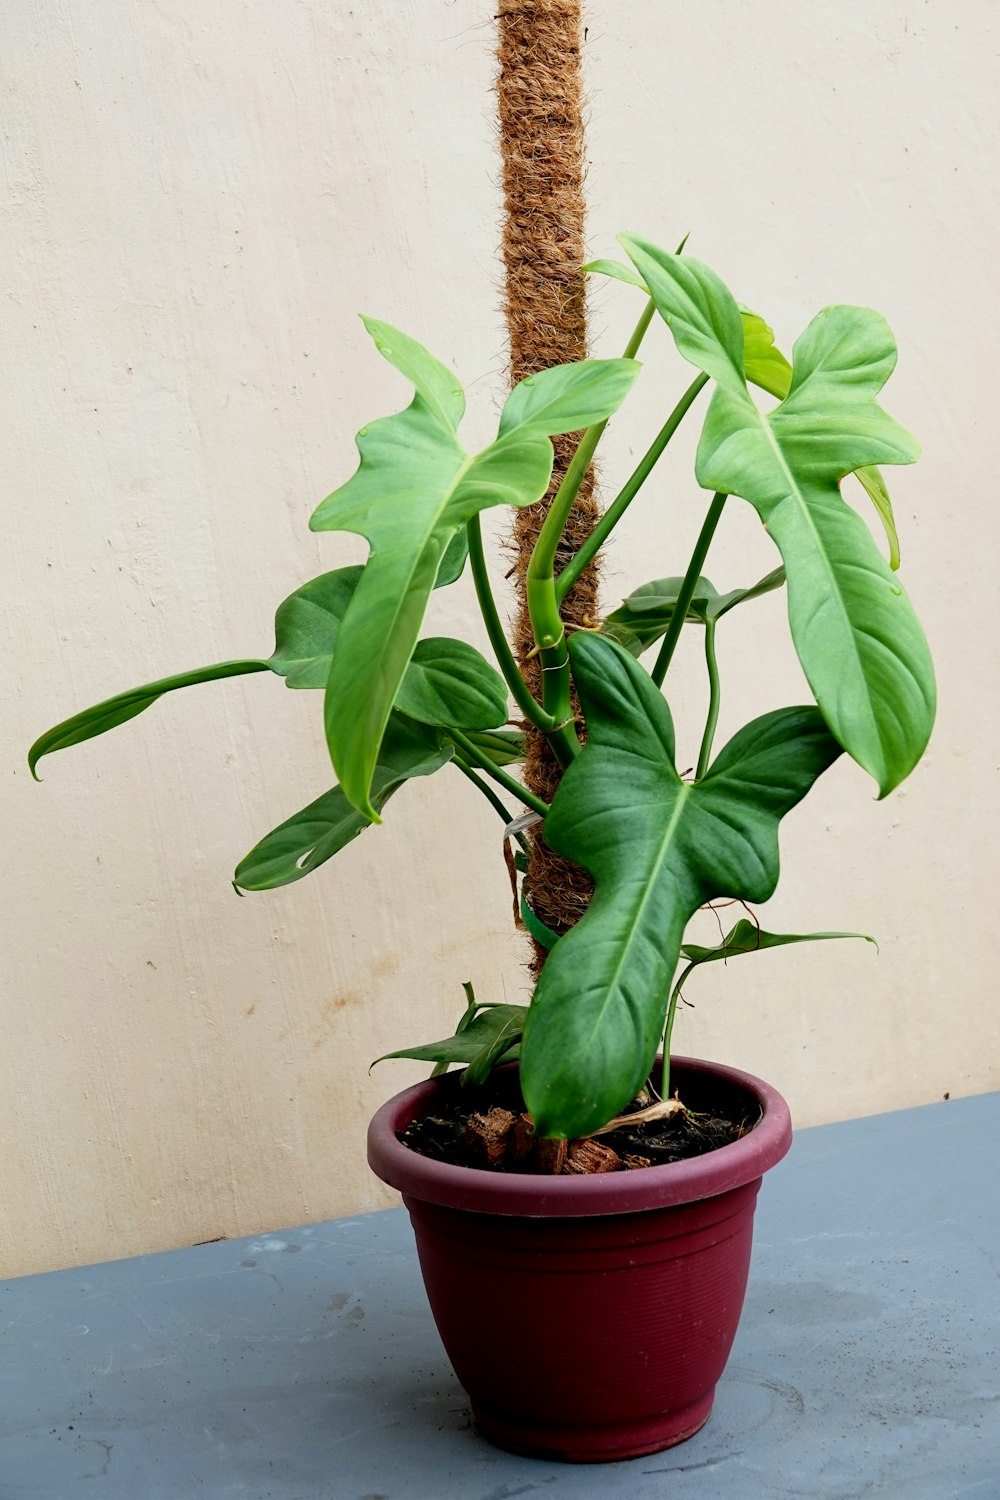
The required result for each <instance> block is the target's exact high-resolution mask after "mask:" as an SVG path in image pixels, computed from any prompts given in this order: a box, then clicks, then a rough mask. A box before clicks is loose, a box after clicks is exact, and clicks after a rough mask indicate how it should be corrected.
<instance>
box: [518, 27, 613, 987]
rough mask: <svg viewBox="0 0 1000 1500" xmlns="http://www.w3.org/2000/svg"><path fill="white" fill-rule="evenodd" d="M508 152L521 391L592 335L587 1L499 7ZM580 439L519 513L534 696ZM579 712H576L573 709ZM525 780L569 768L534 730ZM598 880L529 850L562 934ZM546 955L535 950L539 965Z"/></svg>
mask: <svg viewBox="0 0 1000 1500" xmlns="http://www.w3.org/2000/svg"><path fill="white" fill-rule="evenodd" d="M497 21H498V25H499V39H498V48H497V51H498V60H499V75H498V79H497V94H498V99H499V120H500V150H501V157H502V162H503V190H504V226H503V260H504V271H505V277H504V313H505V316H506V319H507V331H508V337H509V341H510V378H511V383H512V384H514V383H516V382H517V381H519V380H523V379H524V377H525V376H526V375H532V374H534V373H535V371H537V370H542V369H545V368H547V367H548V366H550V365H556V364H561V363H564V362H566V361H568V360H576V359H584V358H585V357H586V353H587V329H586V309H585V291H584V276H583V273H582V272H581V270H580V267H581V265H582V264H583V260H584V235H583V230H584V201H583V173H584V165H583V100H582V82H581V68H580V45H581V19H580V0H499V9H498V15H497ZM578 438H579V434H576V435H575V436H572V435H571V436H567V437H559V438H556V439H555V441H554V446H555V453H556V462H555V469H554V472H553V475H552V483H551V485H550V486H549V491H548V494H547V495H546V497H545V499H544V500H542V501H540V502H539V504H538V505H533V506H527V507H524V508H523V509H520V510H518V511H517V512H516V521H515V524H514V537H513V540H514V546H515V549H516V561H515V568H514V574H515V578H516V581H517V587H518V609H517V617H516V621H515V631H514V645H515V652H516V654H517V658H518V662H519V664H520V667H521V670H522V671H523V672H524V674H525V676H526V678H527V680H528V683H529V685H530V687H531V688H532V690H533V691H534V692H535V694H536V696H538V695H539V693H540V684H539V666H538V661H537V657H536V656H533V655H532V647H533V645H534V641H533V638H532V633H531V623H530V620H529V618H528V606H527V602H526V599H525V588H524V577H525V573H526V571H527V567H528V561H529V559H530V556H531V552H532V548H533V547H534V545H535V541H536V539H537V537H538V533H539V530H540V529H541V525H542V522H543V520H544V519H545V516H546V514H547V512H548V508H549V505H550V504H551V499H552V496H553V495H554V493H555V491H556V489H557V488H558V486H559V481H560V480H561V478H562V476H563V474H564V473H565V472H566V467H567V465H568V464H569V461H570V459H571V458H572V456H573V452H574V450H575V448H576V446H577V441H578ZM597 516H598V508H597V504H596V501H595V498H594V484H593V475H592V474H588V475H587V477H586V478H585V479H584V482H583V484H582V485H581V487H580V491H579V494H578V496H577V499H576V503H575V505H574V507H573V511H572V513H571V515H570V518H569V521H568V523H567V526H566V529H565V532H564V535H563V539H562V542H561V544H560V549H559V553H558V555H557V569H558V568H559V567H561V566H562V565H563V564H564V563H565V562H567V561H568V559H569V558H570V557H571V556H572V555H573V554H574V553H575V552H576V550H577V548H578V547H579V546H580V544H581V543H582V542H583V541H584V540H585V539H586V537H587V536H589V534H590V532H591V530H592V529H593V526H594V523H595V521H596V519H597ZM562 613H563V618H564V620H565V621H566V623H567V627H569V628H571V627H572V626H573V625H584V626H586V625H592V624H593V623H594V621H595V620H596V618H597V570H596V567H595V566H594V565H591V566H590V567H589V568H588V569H587V570H586V571H585V572H584V573H583V574H582V575H581V576H580V578H579V580H578V581H577V583H576V584H575V585H574V587H573V588H572V590H571V591H570V592H569V593H568V594H567V596H566V599H565V602H564V603H563V607H562ZM574 707H576V705H574ZM526 730H527V736H528V749H527V756H526V759H525V766H524V775H525V782H526V784H527V785H528V787H529V788H530V789H531V790H532V791H533V792H536V793H537V794H538V796H540V797H543V798H544V799H545V800H546V801H547V802H549V801H551V799H552V796H553V794H554V792H555V789H556V786H557V785H558V782H559V776H560V770H559V765H558V762H557V761H556V759H555V756H554V755H553V754H552V751H551V750H550V748H549V746H548V743H547V742H546V740H545V737H544V736H543V735H542V734H541V733H540V732H539V731H538V730H536V729H534V728H532V726H530V725H527V726H526ZM591 889H592V886H591V881H590V877H589V876H588V875H587V874H586V872H585V871H584V870H581V869H580V868H579V867H578V866H576V865H572V864H569V863H568V862H567V861H566V860H563V859H561V858H559V856H558V855H556V854H553V853H552V851H551V850H550V849H548V848H547V846H546V845H545V843H544V840H543V839H542V838H541V837H540V836H538V837H536V838H535V839H534V840H533V843H532V848H531V858H530V869H529V873H528V899H529V900H530V902H531V905H532V907H533V909H534V911H535V913H536V915H537V916H539V917H540V918H541V920H542V921H543V922H544V923H545V924H546V925H547V926H548V927H550V928H551V929H553V931H555V932H565V931H566V930H567V929H568V928H569V927H572V926H573V924H574V923H575V922H576V921H577V920H578V918H579V917H580V916H581V915H582V913H583V911H584V909H585V907H586V905H587V902H588V901H589V899H590V893H591ZM543 960H544V950H543V949H541V948H540V947H538V945H537V944H536V957H535V964H536V967H540V965H541V963H542V961H543Z"/></svg>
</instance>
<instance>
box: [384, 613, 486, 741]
mask: <svg viewBox="0 0 1000 1500" xmlns="http://www.w3.org/2000/svg"><path fill="white" fill-rule="evenodd" d="M396 707H397V708H399V709H400V710H401V711H402V712H403V713H404V714H409V716H410V718H411V719H419V720H420V722H421V723H422V724H441V725H447V726H448V727H449V728H453V729H497V728H499V727H500V725H502V724H504V723H506V720H507V684H506V683H505V682H504V680H503V678H502V677H501V676H500V673H499V672H497V671H495V670H494V668H493V667H491V666H490V664H489V662H488V661H486V660H485V658H484V657H483V656H481V655H480V653H479V652H478V651H477V650H476V649H475V647H474V646H468V645H466V643H465V641H453V640H450V639H449V638H448V637H447V636H429V637H428V638H427V639H426V640H422V641H418V643H417V646H416V649H415V650H414V652H413V656H412V657H411V659H410V665H409V666H408V667H407V669H406V673H405V675H404V677H403V680H402V682H401V683H400V685H399V692H398V693H397V694H396Z"/></svg>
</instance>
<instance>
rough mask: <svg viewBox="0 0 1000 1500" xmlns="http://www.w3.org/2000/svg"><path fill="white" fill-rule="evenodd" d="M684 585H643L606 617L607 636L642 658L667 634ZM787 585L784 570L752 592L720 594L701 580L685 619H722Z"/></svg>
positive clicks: (676, 581)
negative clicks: (745, 604)
mask: <svg viewBox="0 0 1000 1500" xmlns="http://www.w3.org/2000/svg"><path fill="white" fill-rule="evenodd" d="M683 582H684V580H683V579H682V578H657V579H654V580H653V582H652V583H644V584H643V585H642V586H641V588H637V589H636V590H635V591H634V592H633V593H631V594H629V596H628V598H627V599H626V600H625V601H624V603H623V604H622V605H621V606H620V607H619V608H618V609H616V610H613V611H612V613H611V614H610V615H608V616H607V617H606V619H605V621H604V626H603V629H604V634H605V635H610V636H611V637H612V639H613V640H616V641H617V642H618V644H619V645H620V646H624V647H625V649H626V651H629V652H631V654H632V655H633V656H641V655H642V653H643V652H644V651H645V650H647V649H648V648H649V647H650V646H652V645H653V644H654V643H655V642H656V641H658V640H659V639H660V637H661V636H662V635H665V634H666V632H667V630H668V628H669V625H670V621H671V620H672V618H673V615H674V610H675V608H676V606H677V599H678V596H679V594H680V590H681V584H682V583H683ZM784 582H785V570H784V568H775V570H774V572H773V573H768V575H767V577H766V578H762V579H761V580H760V581H759V582H758V583H755V584H753V585H752V586H751V587H750V588H746V589H730V591H729V593H728V594H720V593H717V592H716V590H715V589H714V588H713V586H712V584H710V583H709V581H708V579H707V578H699V579H698V582H697V583H696V585H695V592H694V596H693V598H692V600H691V603H690V604H689V605H688V612H687V616H686V618H687V619H688V620H689V621H690V622H691V623H693V624H698V625H704V624H705V623H706V621H708V620H718V619H721V617H722V616H723V615H724V614H728V612H729V611H730V610H731V609H735V607H736V605H737V604H742V603H744V602H745V601H746V600H748V599H759V598H760V596H761V595H762V594H769V593H771V592H772V590H773V589H780V588H781V586H782V585H783V583H784Z"/></svg>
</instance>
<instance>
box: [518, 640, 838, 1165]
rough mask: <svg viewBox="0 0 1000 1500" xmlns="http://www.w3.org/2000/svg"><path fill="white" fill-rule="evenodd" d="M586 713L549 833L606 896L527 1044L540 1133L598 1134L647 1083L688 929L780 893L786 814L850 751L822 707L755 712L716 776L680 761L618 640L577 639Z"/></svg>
mask: <svg viewBox="0 0 1000 1500" xmlns="http://www.w3.org/2000/svg"><path fill="white" fill-rule="evenodd" d="M570 655H571V659H572V665H573V674H574V678H575V681H576V685H577V688H578V689H579V693H580V702H581V705H582V707H583V711H584V714H585V716H586V721H587V730H588V740H587V744H586V746H585V747H584V749H583V752H582V754H581V755H580V756H578V758H577V759H576V760H575V761H574V762H573V764H572V765H571V766H570V767H569V769H568V770H567V771H566V772H565V774H564V776H563V779H562V782H561V783H560V786H559V790H558V791H557V793H556V796H555V800H554V802H553V804H552V810H551V812H550V813H549V815H548V817H547V818H546V819H545V823H544V824H543V834H544V837H545V840H546V842H547V843H548V844H549V845H550V846H551V847H552V848H553V849H555V851H556V852H557V853H559V854H563V855H565V856H566V857H567V858H568V859H572V860H574V861H575V862H576V863H577V864H580V865H583V866H584V867H585V868H586V869H588V870H589V871H590V873H591V875H593V877H594V880H595V883H596V889H595V892H594V897H593V900H592V902H591V904H590V906H589V908H588V909H587V911H586V912H585V913H584V915H583V917H582V918H581V920H580V921H579V922H578V923H577V925H576V926H575V927H573V928H571V930H570V931H569V932H568V933H566V934H565V936H563V937H562V938H560V940H559V942H558V943H557V944H556V946H555V948H554V949H553V950H552V952H551V953H550V954H549V957H548V959H547V960H546V963H545V967H544V969H543V970H542V974H541V978H540V979H539V982H538V989H537V991H536V993H535V997H534V1000H533V1002H532V1005H531V1010H530V1013H529V1016H528V1023H527V1028H526V1031H525V1038H524V1043H523V1047H522V1055H521V1076H522V1083H523V1087H524V1095H525V1099H526V1101H527V1104H528V1108H529V1109H530V1110H531V1113H532V1115H533V1116H534V1118H535V1123H536V1128H537V1130H538V1131H539V1133H540V1134H542V1135H555V1136H568V1137H572V1136H578V1135H585V1134H587V1133H588V1132H589V1131H591V1130H596V1129H597V1128H599V1127H600V1126H601V1125H603V1124H604V1123H605V1122H606V1121H607V1120H609V1119H610V1118H612V1117H613V1116H614V1115H615V1114H616V1113H617V1112H618V1110H619V1109H620V1108H621V1107H622V1106H623V1105H624V1104H626V1103H627V1102H628V1100H629V1099H631V1098H632V1097H633V1096H634V1095H635V1093H636V1092H637V1091H638V1089H639V1087H640V1086H641V1084H642V1083H643V1081H644V1080H645V1078H646V1076H647V1073H648V1070H649V1067H650V1065H651V1063H652V1060H653V1057H654V1054H655V1052H656V1047H657V1043H658V1041H659V1038H660V1035H661V1031H662V1026H663V1019H664V1014H665V1010H666V1005H667V1000H668V998H669V991H670V981H671V977H672V975H673V971H674V967H675V965H676V962H677V955H678V952H679V950H680V945H681V940H682V937H683V932H684V926H685V924H686V922H687V921H688V919H689V917H690V916H691V915H692V913H693V912H694V911H696V910H697V908H698V907H699V906H701V905H703V904H704V903H705V902H706V901H710V900H714V899H716V898H719V897H727V896H728V897H734V898H736V899H739V900H745V901H766V900H767V898H768V897H769V896H770V895H771V894H772V892H773V890H774V887H775V884H776V882H777V879H778V824H779V822H780V819H781V818H782V817H783V816H784V814H785V813H786V812H788V811H789V810H790V809H791V808H792V807H794V806H795V804H796V803H797V802H799V801H800V800H801V798H802V797H804V796H805V794H806V792H807V791H808V790H809V788H810V787H811V786H812V784H813V782H814V781H815V780H816V778H817V776H819V775H820V774H821V773H822V772H823V771H824V770H826V768H827V767H828V766H829V765H831V764H832V762H833V761H834V760H835V759H836V758H837V756H838V755H839V754H840V746H839V745H838V744H837V742H836V741H835V740H834V739H833V737H832V735H831V734H830V733H829V731H828V729H827V728H826V725H825V724H824V722H823V719H822V717H821V716H820V714H819V713H818V712H817V710H816V709H814V708H786V709H779V710H778V711H777V712H776V713H771V714H766V715H765V716H764V717H763V718H761V719H756V720H755V721H754V722H753V723H751V724H748V725H747V726H746V728H744V729H742V730H740V732H739V733H738V734H737V735H735V736H734V738H733V739H732V740H730V742H729V744H728V745H727V746H726V747H725V749H724V750H723V751H722V752H721V754H720V755H719V756H718V757H717V759H716V760H715V762H714V763H713V765H712V766H711V767H710V769H709V771H708V772H707V774H706V775H705V776H704V778H703V779H702V780H701V781H700V782H697V783H694V784H690V783H687V782H684V781H682V780H681V779H680V777H679V776H678V774H677V771H676V769H675V766H674V732H673V724H672V722H671V719H670V712H669V710H668V708H667V705H666V703H665V702H664V700H663V699H662V697H661V696H660V694H659V692H658V691H657V689H656V688H655V686H654V685H653V683H652V682H651V680H650V678H649V677H648V676H647V674H646V673H645V672H644V671H643V669H642V668H641V667H640V666H639V665H638V663H636V662H635V661H633V660H632V658H631V656H629V655H628V653H627V652H625V651H623V650H622V649H621V648H620V647H618V646H616V645H615V644H614V642H612V641H610V640H608V638H607V637H605V636H598V635H591V634H589V633H586V634H585V633H582V632H581V633H579V634H576V635H574V636H573V637H572V638H571V640H570Z"/></svg>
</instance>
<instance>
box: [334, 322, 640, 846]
mask: <svg viewBox="0 0 1000 1500" xmlns="http://www.w3.org/2000/svg"><path fill="white" fill-rule="evenodd" d="M365 326H366V327H367V328H368V330H369V332H370V333H371V334H372V336H373V338H374V339H375V343H376V347H377V348H378V349H379V351H380V352H381V353H382V354H383V355H384V356H385V358H386V359H387V360H388V361H389V362H390V364H392V365H394V366H395V367H396V369H398V370H399V371H400V372H401V373H402V374H403V375H405V376H406V377H407V379H409V380H410V381H411V383H412V384H413V386H414V392H415V393H414V397H413V400H412V402H411V404H410V405H409V406H408V407H407V408H406V410H405V411H402V412H398V413H396V414H395V415H394V416H391V417H384V418H382V419H381V420H379V421H377V422H372V423H371V424H370V425H369V426H368V427H366V428H362V429H361V431H360V433H359V434H358V451H359V454H360V456H361V462H360V466H359V468H358V470H357V472H356V473H355V474H354V476H353V478H352V479H350V480H349V481H348V482H347V484H345V485H344V486H342V488H341V489H339V490H337V491H336V492H335V493H334V494H332V495H330V496H329V497H328V498H327V499H326V500H324V501H323V503H322V504H321V505H320V506H319V508H318V509H317V511H316V512H315V514H314V515H313V518H312V521H311V523H310V524H311V525H312V527H313V529H314V530H317V531H352V532H357V533H358V534H359V535H361V536H364V537H366V538H367V539H368V542H369V544H370V549H371V550H370V553H369V559H368V562H367V564H366V566H365V568H364V571H363V573H362V575H361V579H360V582H359V583H358V586H357V589H356V591H355V593H354V597H353V598H352V600H351V602H350V605H349V606H348V609H347V612H346V614H345V616H344V618H343V621H342V622H341V628H340V636H339V644H338V649H337V652H336V655H335V656H334V658H333V663H332V666H331V669H330V676H329V680H328V683H327V690H326V708H325V719H326V733H327V742H328V744H329V747H330V754H331V758H332V760H333V764H334V767H335V769H336V771H337V773H338V775H339V777H340V783H341V786H342V787H343V789H344V792H345V794H346V795H347V796H348V798H349V799H350V801H351V802H352V803H353V805H354V806H356V807H357V808H358V809H359V811H361V812H363V813H364V814H365V815H366V817H369V818H371V819H372V820H373V821H377V820H378V812H377V809H376V808H375V807H374V806H373V802H372V798H371V796H370V787H371V780H372V774H373V771H374V767H375V763H376V759H377V756H378V748H379V745H380V743H381V740H382V735H383V733H384V731H385V726H386V723H387V721H388V716H389V712H390V710H391V708H392V704H393V702H394V701H395V698H396V694H397V691H398V689H399V685H400V683H401V682H402V680H403V674H404V673H405V671H406V668H407V665H408V664H409V661H410V657H411V655H412V654H413V650H414V647H415V646H416V643H417V638H418V635H419V631H420V625H421V622H422V620H423V617H424V612H425V609H426V606H427V600H428V597H429V595H430V591H431V589H432V587H433V585H434V581H435V579H436V578H437V576H438V572H439V568H440V566H441V562H442V558H443V557H444V556H445V554H446V549H447V548H448V546H449V544H450V543H451V542H452V540H453V538H454V537H455V535H456V533H457V532H458V531H459V529H460V528H462V527H464V525H465V523H466V522H467V521H468V520H469V519H471V517H472V516H474V515H476V514H478V513H479V512H480V511H481V510H485V509H486V508H487V507H489V506H494V505H504V504H510V505H530V504H533V503H534V502H535V501H537V500H539V499H540V498H541V496H542V495H543V494H544V493H545V490H546V488H547V486H548V482H549V477H550V474H551V471H552V445H551V443H550V441H549V436H550V435H552V434H555V433H560V432H572V431H575V430H577V429H578V428H582V427H586V426H588V425H589V424H591V423H593V422H596V421H599V420H601V419H603V418H604V417H607V416H609V415H610V414H611V413H612V412H614V411H615V410H617V408H618V406H619V405H620V403H621V401H622V400H623V399H624V397H625V395H626V393H627V391H628V389H629V388H630V386H631V385H632V382H633V381H634V379H635V376H636V374H637V373H638V366H637V365H636V364H635V362H634V361H632V360H584V361H582V362H580V363H578V364H575V365H563V366H560V367H558V368H557V369H554V370H546V371H543V372H542V373H540V374H538V375H535V376H532V377H529V379H528V380H526V381H523V382H522V383H521V385H520V386H518V387H516V388H515V390H514V391H513V392H512V393H511V395H510V397H509V398H508V401H507V405H506V407H505V408H504V412H503V415H502V417H501V421H500V430H499V433H498V436H497V439H496V441H495V442H493V443H491V444H490V446H489V447H488V448H486V449H484V450H483V452H481V453H479V454H476V455H471V454H469V453H467V452H466V450H465V449H464V447H463V446H462V443H461V442H460V440H459V437H458V423H459V421H460V419H461V417H462V414H463V411H464V407H465V398H464V396H463V394H462V391H461V389H460V387H459V385H458V383H457V381H456V379H455V376H454V375H453V374H452V373H451V371H449V370H447V369H446V368H445V367H444V365H442V364H440V363H439V362H438V361H437V360H436V359H434V358H433V356H432V355H430V354H429V353H428V352H427V350H426V349H424V348H423V347H422V346H421V345H420V344H418V343H416V341H415V340H413V339H411V338H408V337H407V336H406V335H405V334H403V333H400V332H399V331H398V330H396V329H394V328H391V327H389V325H388V324H385V323H377V322H374V321H372V320H366V324H365Z"/></svg>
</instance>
